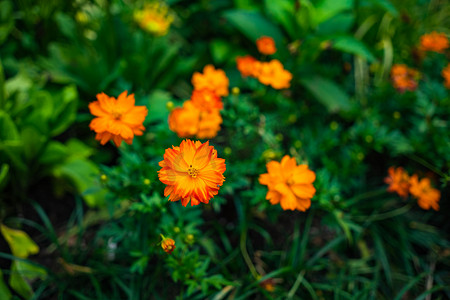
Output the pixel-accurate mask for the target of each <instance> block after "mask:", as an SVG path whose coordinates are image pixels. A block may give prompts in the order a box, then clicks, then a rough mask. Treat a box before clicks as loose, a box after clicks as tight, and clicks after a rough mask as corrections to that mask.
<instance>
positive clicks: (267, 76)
mask: <svg viewBox="0 0 450 300" xmlns="http://www.w3.org/2000/svg"><path fill="white" fill-rule="evenodd" d="M253 75H254V76H255V77H256V78H258V80H259V81H260V82H261V83H262V84H265V85H271V86H272V87H273V88H274V89H286V88H289V87H290V86H291V84H290V82H291V80H292V74H291V72H289V71H287V70H285V69H284V67H283V64H282V63H281V62H280V61H279V60H277V59H272V60H271V61H270V62H260V61H256V62H255V63H254V73H253Z"/></svg>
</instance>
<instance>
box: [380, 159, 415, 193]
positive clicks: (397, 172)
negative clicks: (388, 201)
mask: <svg viewBox="0 0 450 300" xmlns="http://www.w3.org/2000/svg"><path fill="white" fill-rule="evenodd" d="M388 174H389V175H388V176H387V177H386V178H384V182H385V183H387V184H389V187H388V188H387V190H388V191H389V192H391V193H393V192H396V193H397V194H398V195H399V196H400V197H403V198H406V197H408V194H409V187H410V183H409V175H408V173H407V172H406V171H405V170H404V169H403V168H402V167H398V168H394V167H390V168H389V169H388Z"/></svg>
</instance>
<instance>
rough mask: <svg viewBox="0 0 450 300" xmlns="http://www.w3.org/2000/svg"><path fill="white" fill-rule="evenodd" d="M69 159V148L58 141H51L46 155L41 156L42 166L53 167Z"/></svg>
mask: <svg viewBox="0 0 450 300" xmlns="http://www.w3.org/2000/svg"><path fill="white" fill-rule="evenodd" d="M66 158H67V147H66V146H65V145H64V144H62V143H60V142H57V141H50V143H49V144H48V146H47V147H46V148H45V150H44V153H42V155H41V156H39V162H40V163H41V164H46V165H52V164H58V163H61V162H63V161H64V160H65V159H66Z"/></svg>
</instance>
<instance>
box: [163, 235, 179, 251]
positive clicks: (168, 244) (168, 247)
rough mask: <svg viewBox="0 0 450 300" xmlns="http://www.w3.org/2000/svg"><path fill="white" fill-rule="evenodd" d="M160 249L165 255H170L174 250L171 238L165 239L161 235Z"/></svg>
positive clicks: (173, 242)
mask: <svg viewBox="0 0 450 300" xmlns="http://www.w3.org/2000/svg"><path fill="white" fill-rule="evenodd" d="M161 237H162V241H161V248H163V250H164V252H166V253H167V254H172V252H173V250H175V248H176V247H175V241H174V240H172V239H171V238H166V237H164V236H163V235H162V234H161Z"/></svg>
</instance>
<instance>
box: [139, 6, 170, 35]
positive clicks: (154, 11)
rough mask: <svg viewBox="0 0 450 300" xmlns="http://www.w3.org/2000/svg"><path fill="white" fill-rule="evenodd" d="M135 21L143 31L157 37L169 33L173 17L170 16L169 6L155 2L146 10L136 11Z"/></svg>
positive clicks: (146, 7)
mask: <svg viewBox="0 0 450 300" xmlns="http://www.w3.org/2000/svg"><path fill="white" fill-rule="evenodd" d="M134 20H135V21H136V23H138V24H139V26H140V27H141V28H142V29H144V30H146V31H148V32H150V33H151V34H154V35H156V36H162V35H166V34H167V32H168V31H169V28H170V24H172V22H173V16H171V15H169V8H168V7H167V5H165V4H162V3H158V2H153V3H150V4H147V5H146V6H145V7H144V9H141V10H137V11H135V12H134Z"/></svg>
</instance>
